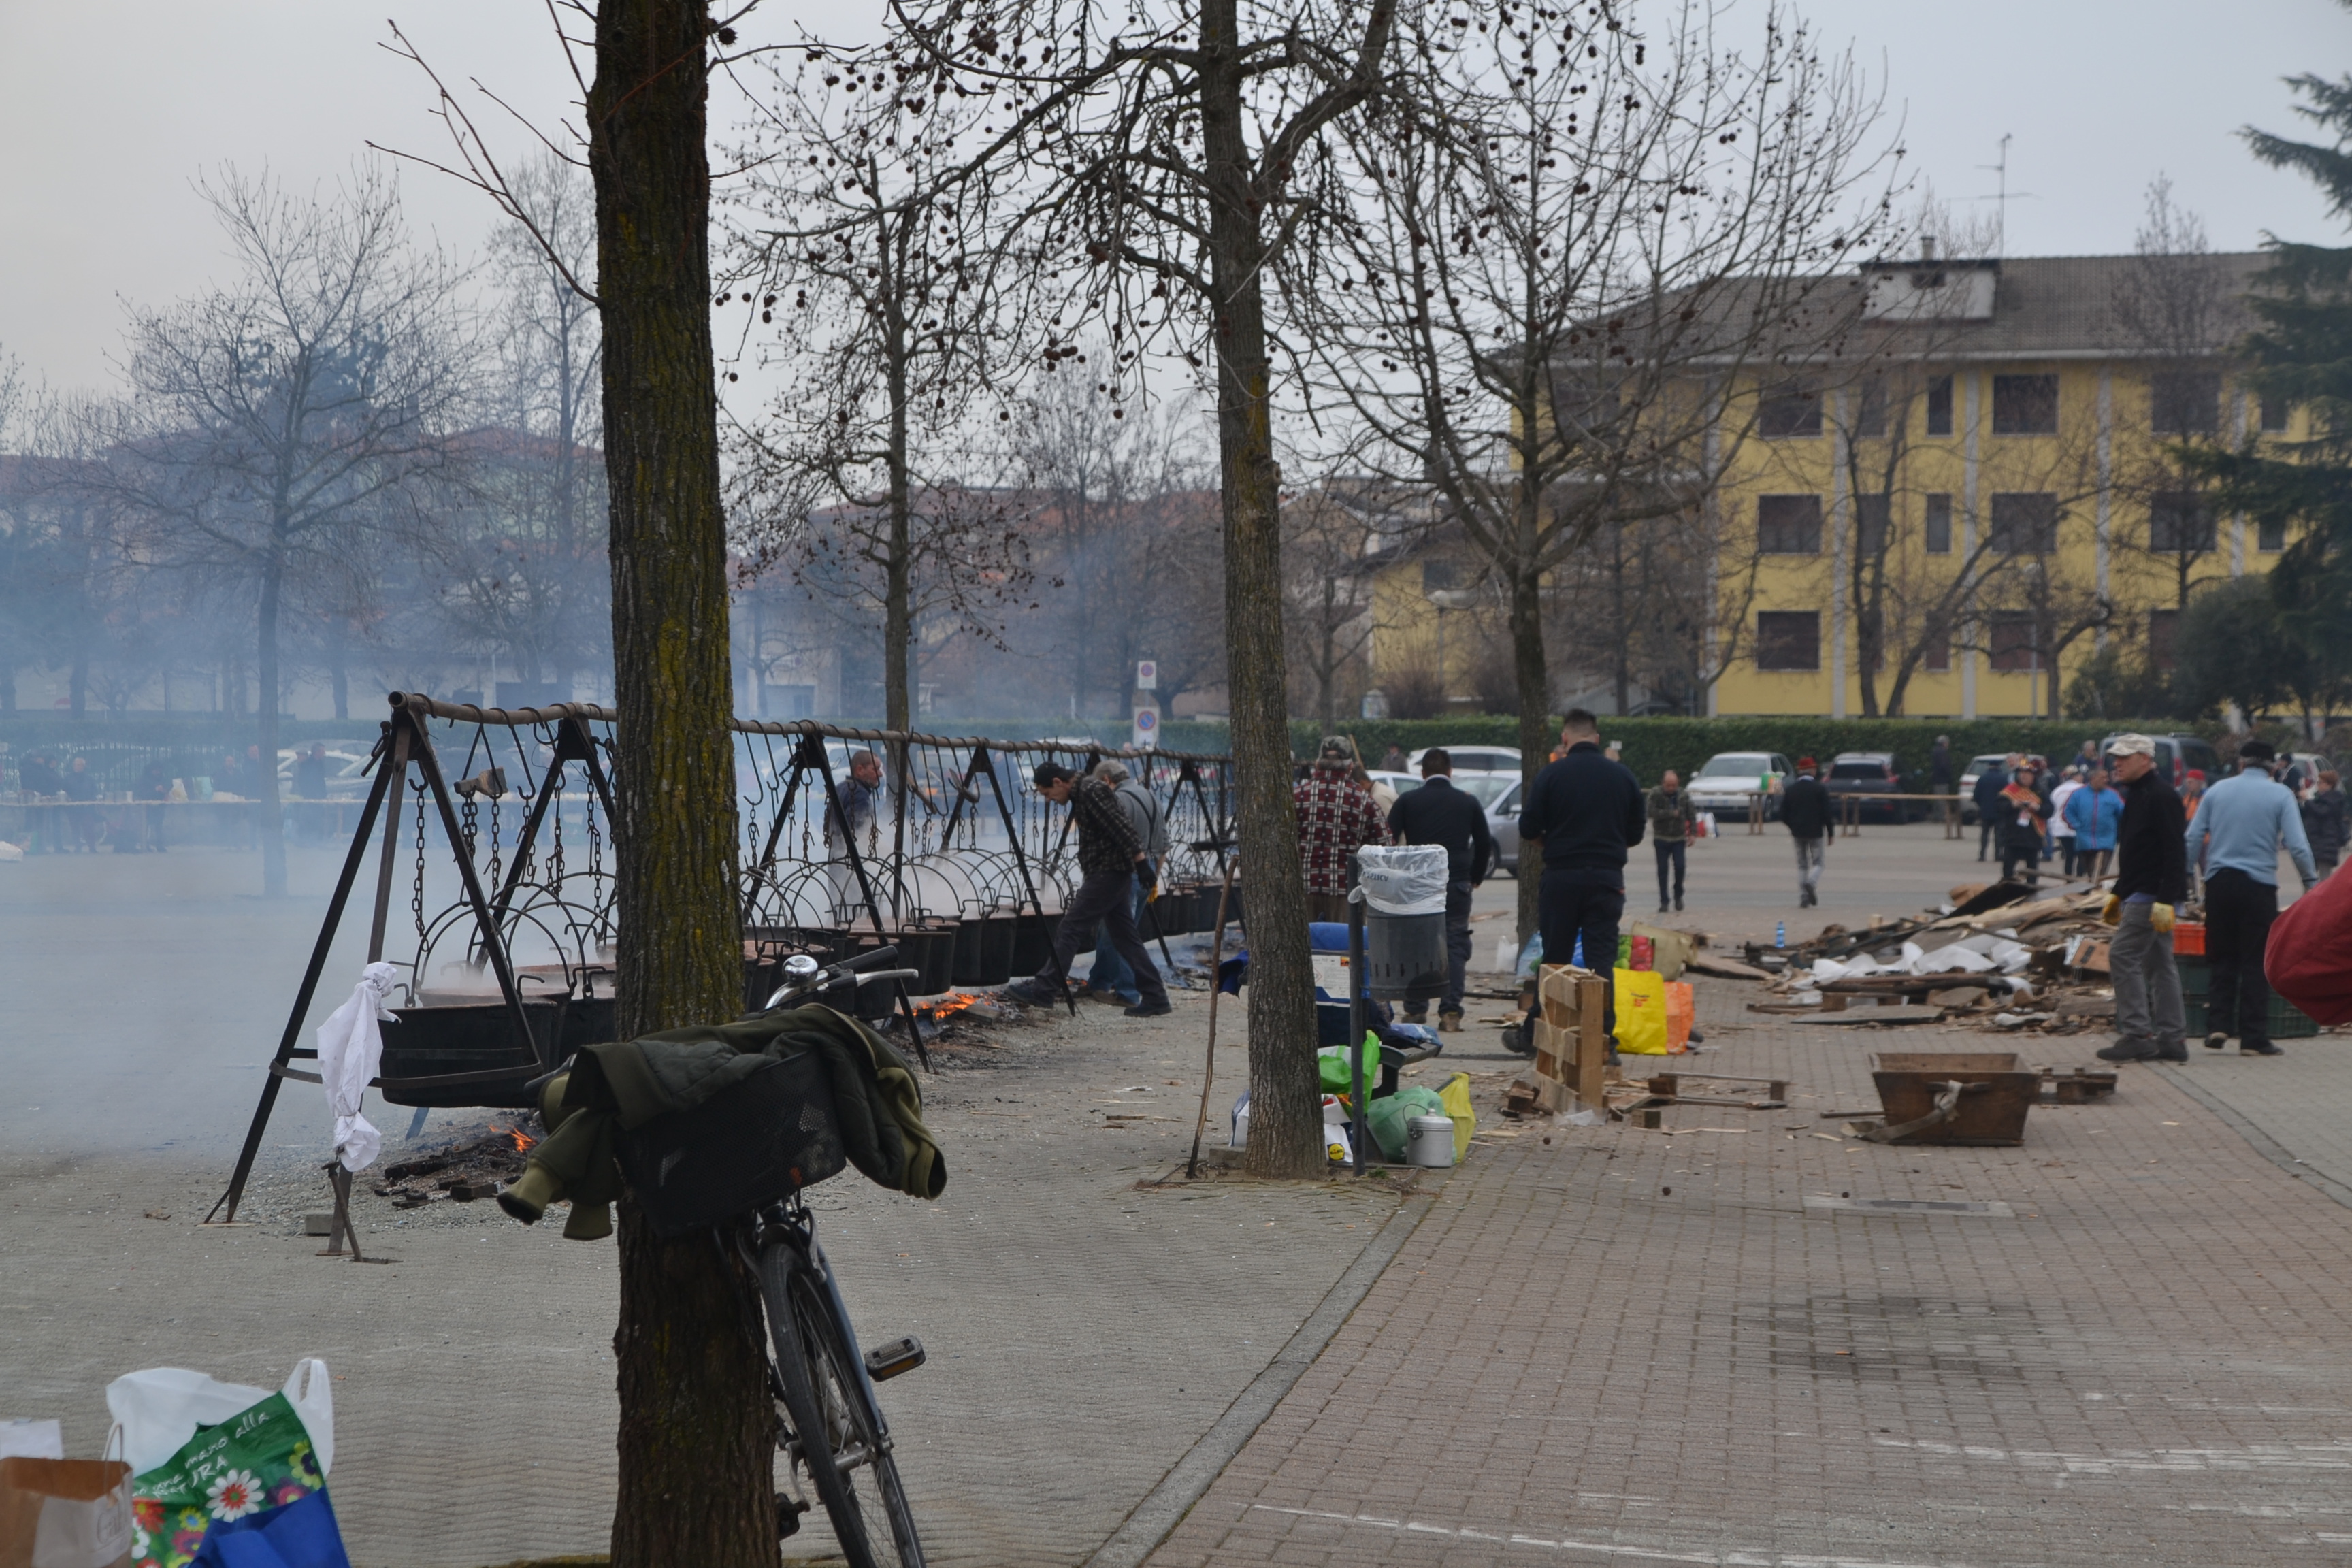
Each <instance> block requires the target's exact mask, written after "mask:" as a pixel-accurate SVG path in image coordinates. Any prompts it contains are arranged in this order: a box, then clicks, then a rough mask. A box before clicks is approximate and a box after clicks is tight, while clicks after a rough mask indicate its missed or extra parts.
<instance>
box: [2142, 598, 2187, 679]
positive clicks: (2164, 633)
mask: <svg viewBox="0 0 2352 1568" xmlns="http://www.w3.org/2000/svg"><path fill="white" fill-rule="evenodd" d="M2179 626H2180V612H2179V610H2150V611H2149V612H2148V613H2147V662H2148V668H2151V669H2162V670H2169V669H2170V668H2172V637H2173V633H2174V632H2176V631H2177V630H2179Z"/></svg>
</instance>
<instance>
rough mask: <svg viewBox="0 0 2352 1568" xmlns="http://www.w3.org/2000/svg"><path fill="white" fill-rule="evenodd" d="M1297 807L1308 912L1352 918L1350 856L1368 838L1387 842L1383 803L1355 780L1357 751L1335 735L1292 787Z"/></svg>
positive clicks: (1318, 917) (1321, 918)
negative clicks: (1349, 883)
mask: <svg viewBox="0 0 2352 1568" xmlns="http://www.w3.org/2000/svg"><path fill="white" fill-rule="evenodd" d="M1290 798H1291V803H1292V804H1293V805H1295V806H1297V810H1298V858H1299V860H1300V862H1301V863H1302V864H1304V865H1305V867H1306V868H1307V919H1308V920H1310V921H1344V920H1346V919H1347V918H1348V857H1349V856H1350V855H1353V854H1354V853H1355V852H1356V850H1357V848H1358V847H1359V846H1361V845H1365V844H1386V843H1387V842H1388V841H1389V839H1388V832H1387V829H1386V828H1385V827H1384V826H1382V825H1381V808H1380V804H1379V803H1378V802H1377V801H1375V800H1373V799H1372V792H1371V791H1370V790H1368V789H1366V788H1365V787H1364V786H1363V785H1362V784H1360V783H1358V782H1357V780H1356V758H1355V753H1354V752H1352V751H1350V750H1349V746H1348V742H1345V741H1343V740H1340V739H1339V738H1337V737H1336V736H1335V737H1333V738H1332V739H1330V740H1328V741H1325V742H1323V750H1322V754H1321V755H1319V756H1318V757H1317V758H1316V759H1315V765H1314V766H1313V767H1311V768H1309V769H1308V770H1307V776H1306V777H1305V778H1303V779H1300V780H1299V781H1298V782H1297V784H1293V785H1291V787H1290Z"/></svg>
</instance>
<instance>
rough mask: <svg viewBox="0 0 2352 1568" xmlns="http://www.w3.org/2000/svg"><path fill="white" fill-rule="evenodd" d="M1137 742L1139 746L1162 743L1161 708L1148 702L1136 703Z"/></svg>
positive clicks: (1153, 745) (1154, 745)
mask: <svg viewBox="0 0 2352 1568" xmlns="http://www.w3.org/2000/svg"><path fill="white" fill-rule="evenodd" d="M1135 744H1136V746H1137V747H1139V748H1145V747H1156V746H1158V745H1159V744H1160V710H1159V709H1158V708H1156V707H1154V706H1152V705H1151V704H1150V703H1148V702H1139V703H1137V704H1136V705H1135Z"/></svg>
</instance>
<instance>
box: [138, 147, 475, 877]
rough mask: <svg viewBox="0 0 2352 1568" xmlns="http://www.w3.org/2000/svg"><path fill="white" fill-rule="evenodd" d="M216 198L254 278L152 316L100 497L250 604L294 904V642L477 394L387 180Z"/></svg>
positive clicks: (267, 747)
mask: <svg viewBox="0 0 2352 1568" xmlns="http://www.w3.org/2000/svg"><path fill="white" fill-rule="evenodd" d="M202 188H203V191H204V194H205V199H206V201H207V202H208V203H209V204H210V205H211V206H212V208H213V211H214V214H215V216H216V217H217V219H218V220H219V222H220V225H221V227H222V229H223V231H224V233H226V236H227V237H228V240H229V243H230V247H231V249H232V251H233V252H234V254H235V256H236V264H237V272H238V276H237V277H236V280H235V281H234V282H232V283H230V284H229V285H227V286H226V287H224V288H220V289H215V290H213V291H211V292H208V293H205V294H202V295H198V296H196V297H195V298H194V299H190V300H184V301H182V302H180V303H179V304H176V305H173V306H168V307H164V308H162V309H153V310H149V309H141V310H134V311H133V312H132V316H131V326H130V330H129V340H130V351H131V352H130V359H129V363H128V364H127V366H126V371H127V378H128V381H129V383H130V385H129V388H128V393H127V395H126V396H125V397H124V398H123V399H122V400H121V401H120V402H118V403H115V404H112V405H108V406H107V407H106V408H104V409H103V410H100V411H99V419H100V422H99V424H98V425H97V426H96V435H95V437H94V438H93V440H92V445H93V446H94V447H103V448H104V449H105V452H106V457H107V461H106V463H105V465H104V469H103V473H102V476H101V477H100V478H99V479H96V480H95V481H94V483H95V484H96V485H97V486H98V488H99V489H100V490H102V492H103V493H104V494H106V495H107V496H108V497H109V499H110V500H111V502H112V503H113V504H116V505H118V506H121V507H122V508H124V509H125V510H130V511H135V512H136V513H137V514H139V516H140V518H141V519H142V522H143V524H144V539H143V542H142V548H143V551H144V552H145V553H146V554H147V556H148V558H150V559H152V560H153V561H154V562H156V563H159V564H162V565H165V566H178V567H184V568H188V569H191V570H193V571H194V572H196V573H199V574H204V575H207V576H210V577H212V578H215V579H216V580H219V579H233V580H234V581H235V582H236V583H237V584H239V585H240V586H241V587H242V589H243V591H244V592H245V593H246V594H247V595H250V602H251V603H252V604H253V605H254V625H255V627H256V632H257V637H256V652H255V658H254V668H255V673H256V676H257V682H258V687H259V702H258V710H259V718H258V722H257V725H256V737H257V742H258V743H259V747H260V759H261V765H260V767H259V769H258V774H259V776H258V778H257V781H256V787H257V793H258V795H259V797H260V805H259V806H258V808H257V809H258V811H259V812H260V814H261V816H262V834H261V842H262V886H263V890H264V892H265V893H267V894H269V895H271V896H276V895H278V894H282V893H283V892H284V891H285V890H286V851H285V845H284V842H283V840H282V838H281V837H279V835H278V832H277V830H276V823H277V812H278V772H277V767H276V759H277V752H278V711H279V708H280V705H281V699H282V696H283V692H282V689H281V675H282V673H283V670H282V666H283V657H282V647H281V634H282V631H283V628H284V625H285V617H286V615H287V613H288V612H289V609H290V608H292V607H293V606H294V605H296V604H297V603H298V602H299V601H301V600H302V599H303V598H304V597H305V596H306V595H313V594H326V595H331V592H332V590H333V588H334V586H335V585H336V584H337V583H338V582H339V580H340V579H341V577H342V575H343V574H344V571H345V568H346V566H347V564H348V563H349V562H350V561H351V560H352V558H353V555H354V553H355V552H356V551H357V549H358V545H357V543H356V541H357V540H358V539H359V538H360V537H361V536H362V535H364V534H366V533H368V532H369V531H374V530H379V529H382V528H384V527H386V526H388V525H389V524H390V523H391V522H392V521H393V520H394V518H395V516H396V515H397V514H398V513H399V512H400V510H401V509H402V507H403V505H404V503H405V502H406V501H407V500H410V499H412V498H413V497H414V496H415V493H416V492H417V489H418V488H419V486H420V484H421V482H422V481H423V480H424V479H425V478H426V477H427V476H430V475H434V474H436V473H438V472H441V471H442V470H444V469H445V468H446V465H447V462H448V457H449V437H450V435H451V433H452V431H451V426H452V424H453V423H454V421H455V420H456V418H457V416H458V415H459V413H460V412H461V411H462V409H463V406H464V399H465V397H466V395H467V391H468V387H467V378H466V375H465V365H464V363H463V358H462V355H461V353H460V348H459V333H458V331H457V321H456V320H455V317H454V315H453V310H454V307H453V304H452V300H453V299H454V295H455V289H456V284H457V274H456V271H455V269H454V268H452V267H451V266H450V265H449V264H448V263H447V262H446V260H444V259H443V258H441V257H440V256H439V255H438V254H436V253H435V252H432V251H420V250H417V249H415V248H413V247H411V246H410V244H409V242H408V240H407V237H406V236H405V234H404V231H403V229H402V226H401V221H400V202H399V194H398V191H397V189H396V187H395V185H394V182H393V181H392V179H391V178H390V177H389V176H387V175H386V174H383V172H382V170H381V169H379V168H378V167H376V166H375V165H373V164H362V165H361V166H359V167H358V168H357V169H356V170H354V172H353V174H352V178H351V180H350V181H349V182H348V183H347V184H345V185H344V186H343V188H342V189H341V190H340V191H339V192H338V193H337V194H336V195H335V196H333V197H331V198H317V197H303V196H297V195H291V194H289V193H288V192H286V191H285V190H283V189H282V188H280V187H279V186H278V185H277V184H275V183H274V182H272V181H270V180H268V179H267V178H262V179H252V178H247V177H245V176H242V175H239V174H236V173H235V172H234V171H231V172H229V173H226V174H224V175H223V176H222V177H221V179H220V180H219V181H218V182H217V183H216V184H207V185H205V186H204V187H202Z"/></svg>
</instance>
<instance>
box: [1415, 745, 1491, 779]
mask: <svg viewBox="0 0 2352 1568" xmlns="http://www.w3.org/2000/svg"><path fill="white" fill-rule="evenodd" d="M1440 749H1442V750H1443V751H1444V752H1445V754H1446V755H1447V756H1448V757H1451V758H1452V759H1453V760H1454V772H1455V773H1517V772H1518V771H1519V749H1518V748H1517V746H1446V747H1443V748H1440ZM1430 750H1431V748H1428V747H1423V749H1422V750H1420V751H1418V752H1414V753H1413V754H1412V756H1410V757H1407V758H1406V759H1405V762H1406V763H1407V765H1408V766H1410V767H1411V768H1412V774H1413V776H1414V777H1415V778H1419V777H1420V776H1421V759H1422V758H1423V757H1425V756H1427V755H1429V752H1430Z"/></svg>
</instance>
